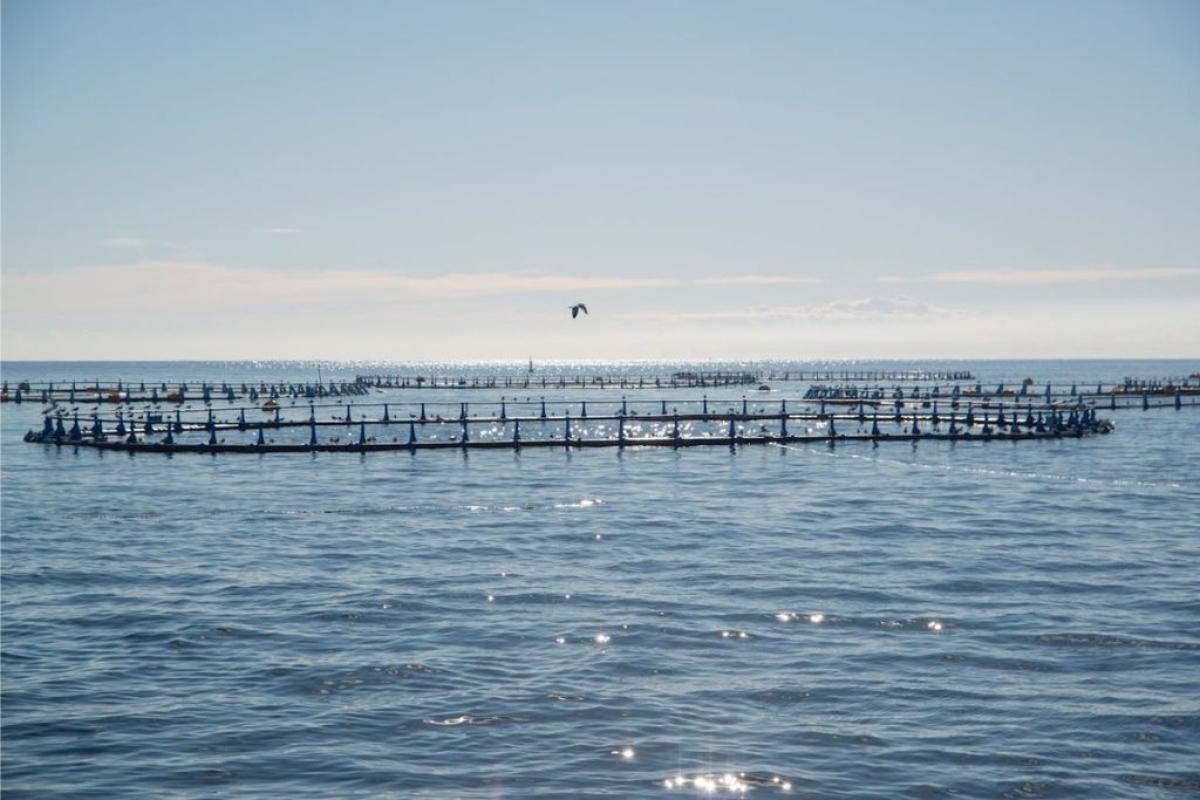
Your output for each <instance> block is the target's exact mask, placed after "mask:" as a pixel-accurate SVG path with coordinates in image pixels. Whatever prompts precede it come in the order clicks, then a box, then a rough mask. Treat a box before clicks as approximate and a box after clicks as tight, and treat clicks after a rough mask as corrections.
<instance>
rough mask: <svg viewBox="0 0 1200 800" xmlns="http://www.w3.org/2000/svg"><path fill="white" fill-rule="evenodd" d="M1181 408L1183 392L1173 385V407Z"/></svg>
mask: <svg viewBox="0 0 1200 800" xmlns="http://www.w3.org/2000/svg"><path fill="white" fill-rule="evenodd" d="M1181 408H1183V392H1181V391H1180V389H1179V387H1178V386H1176V387H1175V409H1176V410H1179V409H1181Z"/></svg>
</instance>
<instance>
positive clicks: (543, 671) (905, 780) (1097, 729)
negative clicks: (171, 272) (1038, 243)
mask: <svg viewBox="0 0 1200 800" xmlns="http://www.w3.org/2000/svg"><path fill="white" fill-rule="evenodd" d="M955 366H959V365H955ZM1198 366H1200V365H1198V364H1195V363H1186V362H1155V363H1142V364H1138V363H1134V362H1053V363H1051V362H1026V363H998V362H985V363H979V364H968V365H967V367H968V368H970V369H973V370H975V371H976V373H977V374H979V375H981V377H983V378H985V379H992V380H995V379H997V378H1005V379H1009V380H1011V379H1014V378H1020V377H1022V376H1024V375H1026V374H1029V375H1032V376H1033V377H1034V378H1035V379H1036V380H1038V381H1039V383H1040V382H1042V381H1044V380H1045V379H1047V378H1053V379H1056V380H1066V381H1069V380H1073V379H1077V380H1080V381H1093V382H1094V381H1095V380H1098V379H1104V380H1114V379H1120V378H1121V377H1123V376H1125V375H1147V376H1166V375H1180V374H1186V373H1188V372H1192V371H1194V370H1195V369H1197V367H1198ZM325 369H326V373H325V375H326V377H327V378H328V377H329V369H330V368H329V367H328V366H327V367H326V368H325ZM587 370H588V371H589V372H594V371H597V368H594V367H588V368H587ZM354 371H355V370H354V369H353V368H352V367H346V368H344V369H343V373H351V374H352V373H353V372H354ZM652 371H658V370H652ZM79 372H85V373H86V374H87V375H89V376H98V377H101V378H104V377H107V376H110V375H111V376H113V377H116V376H118V375H119V376H121V377H125V378H126V379H128V378H139V379H140V378H146V379H150V380H152V379H157V378H159V377H162V378H167V377H170V378H176V379H177V378H181V377H187V378H191V379H196V378H203V377H209V378H216V379H220V378H233V379H241V378H242V377H252V376H263V377H268V378H270V377H275V378H280V377H282V378H297V379H311V377H312V375H311V374H310V373H311V372H312V370H310V369H309V368H308V367H304V368H300V367H297V366H295V365H292V366H289V365H278V364H275V365H249V364H224V365H217V364H205V365H199V364H190V365H189V364H182V365H181V364H162V363H153V364H145V365H88V366H87V367H86V368H85V367H82V366H71V365H57V364H45V365H30V364H15V365H14V364H7V365H5V368H4V378H5V379H7V380H9V381H10V382H12V381H17V380H22V379H26V378H29V379H33V380H39V379H45V378H51V379H55V378H62V377H69V376H71V375H74V374H78V373H79ZM801 391H802V389H801V388H797V389H796V390H795V391H794V392H792V394H794V395H796V396H798V395H799V394H800V393H801ZM576 394H577V393H576ZM679 394H680V396H683V395H685V394H686V395H690V394H694V393H690V392H680V393H679ZM718 394H719V393H718ZM725 394H726V395H728V396H729V397H740V392H739V391H737V390H729V391H727V392H725ZM617 395H619V393H617ZM599 396H600V395H597V394H595V393H592V394H589V395H588V397H589V399H590V398H592V397H599ZM411 397H412V396H411V395H406V398H407V399H411ZM438 397H439V399H457V398H456V397H455V396H454V395H445V394H440V395H439V396H438ZM467 397H468V399H470V400H471V401H472V402H479V401H482V400H484V399H485V398H489V399H493V400H494V399H496V396H495V395H491V394H481V393H472V394H470V395H469V396H467ZM39 411H40V406H39V405H38V404H37V403H26V404H24V405H22V406H13V405H11V404H10V405H7V406H5V407H4V408H3V411H2V414H3V423H2V435H3V441H2V444H0V455H2V457H3V466H2V470H3V512H2V520H0V521H2V528H3V538H2V545H3V554H2V560H3V586H2V589H3V631H2V635H3V643H2V647H0V650H2V653H0V656H2V667H3V696H2V701H3V707H2V712H3V794H4V796H5V797H13V798H17V797H38V798H78V797H92V798H95V797H329V798H342V797H409V796H420V797H446V798H455V797H472V798H485V797H533V796H537V797H578V796H597V795H604V796H612V797H660V796H661V797H670V796H680V797H687V796H695V795H698V794H699V795H707V794H712V795H717V796H720V795H725V796H730V795H731V794H732V795H735V796H736V795H737V794H740V793H742V792H743V791H744V792H745V794H746V795H747V796H750V797H779V796H792V797H930V798H936V797H1079V798H1100V797H1162V798H1182V797H1189V796H1197V795H1198V794H1200V580H1198V578H1197V576H1198V575H1200V569H1198V566H1200V447H1197V446H1196V441H1197V438H1198V435H1200V414H1197V412H1196V411H1195V410H1189V409H1185V410H1183V411H1179V412H1176V411H1173V410H1161V411H1151V412H1142V411H1140V410H1138V411H1118V412H1115V413H1107V414H1104V415H1105V416H1111V417H1114V418H1115V419H1116V421H1117V430H1116V432H1115V433H1113V434H1111V435H1109V436H1106V437H1096V438H1091V439H1085V440H1081V441H1074V440H1063V441H1058V442H1026V443H1017V444H1013V443H987V444H983V443H970V444H967V443H961V444H958V445H949V444H947V443H935V442H925V443H921V444H918V445H917V446H915V447H914V446H910V445H908V444H902V445H901V444H892V445H885V446H880V447H879V448H877V449H872V448H871V447H870V446H869V445H857V444H853V445H843V446H839V447H837V448H836V449H830V448H827V447H816V446H812V447H808V446H794V447H789V448H781V447H776V446H767V447H755V448H749V447H746V448H742V449H740V450H737V451H732V452H731V451H730V450H729V449H728V448H711V449H710V448H697V449H692V450H688V451H679V452H675V451H671V450H658V449H645V450H639V449H630V450H626V451H625V452H623V453H618V452H616V451H610V450H596V451H578V452H572V453H564V452H563V451H561V450H529V451H525V452H521V453H519V454H517V453H513V452H508V451H497V452H472V453H470V454H469V455H465V456H464V455H462V454H460V453H453V452H426V453H417V454H409V453H387V454H375V455H372V456H369V457H363V456H360V455H351V454H346V455H341V454H333V455H331V454H322V455H319V456H310V455H301V456H269V457H259V456H223V457H212V456H200V455H196V456H191V455H183V456H176V457H172V458H167V457H164V456H147V455H145V454H143V455H138V456H135V457H130V456H127V455H121V454H113V453H109V454H103V453H97V452H91V451H80V452H75V451H73V450H72V449H70V448H65V447H64V448H62V449H55V448H53V447H43V446H40V445H31V444H26V443H24V442H22V441H21V438H20V437H21V435H22V434H23V433H24V432H25V430H27V429H29V428H33V427H37V426H38V424H39V420H40V415H39ZM814 615H820V616H814ZM818 620H819V621H818ZM741 772H745V773H747V776H748V779H747V780H746V781H743V782H742V784H741V785H740V786H735V785H734V784H736V781H730V782H727V783H726V782H723V779H722V776H723V775H724V774H725V773H732V774H734V775H736V774H738V773H741ZM675 776H683V777H685V778H686V779H687V783H686V784H683V785H678V784H676V783H675V781H674V778H675ZM707 776H711V777H712V779H713V780H714V781H716V783H715V784H714V785H713V786H712V787H709V785H708V784H707V783H706V782H705V781H706V779H707ZM669 779H670V780H671V784H670V785H669V786H668V785H666V784H665V783H664V782H665V781H668V780H669ZM758 779H761V784H760V783H759V780H758ZM773 779H778V780H773ZM785 784H788V787H787V788H786V789H785Z"/></svg>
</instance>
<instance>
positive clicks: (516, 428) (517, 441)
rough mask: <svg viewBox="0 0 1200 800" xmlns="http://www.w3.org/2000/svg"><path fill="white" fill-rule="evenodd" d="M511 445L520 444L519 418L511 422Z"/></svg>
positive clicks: (518, 445) (516, 445)
mask: <svg viewBox="0 0 1200 800" xmlns="http://www.w3.org/2000/svg"><path fill="white" fill-rule="evenodd" d="M513 446H514V447H520V446H521V420H517V421H516V422H514V423H513Z"/></svg>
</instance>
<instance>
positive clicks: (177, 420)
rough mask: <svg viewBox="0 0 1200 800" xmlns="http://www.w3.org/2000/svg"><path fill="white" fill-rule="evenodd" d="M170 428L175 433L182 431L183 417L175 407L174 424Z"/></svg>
mask: <svg viewBox="0 0 1200 800" xmlns="http://www.w3.org/2000/svg"><path fill="white" fill-rule="evenodd" d="M172 429H173V430H174V431H175V433H183V418H182V417H181V416H180V414H179V409H175V424H174V425H173V426H172Z"/></svg>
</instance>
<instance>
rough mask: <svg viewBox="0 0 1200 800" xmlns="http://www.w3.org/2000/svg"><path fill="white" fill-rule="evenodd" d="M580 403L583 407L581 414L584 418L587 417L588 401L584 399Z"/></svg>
mask: <svg viewBox="0 0 1200 800" xmlns="http://www.w3.org/2000/svg"><path fill="white" fill-rule="evenodd" d="M580 405H581V408H580V411H579V416H580V417H582V418H583V419H587V401H586V400H584V401H583V403H581V404H580Z"/></svg>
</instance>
